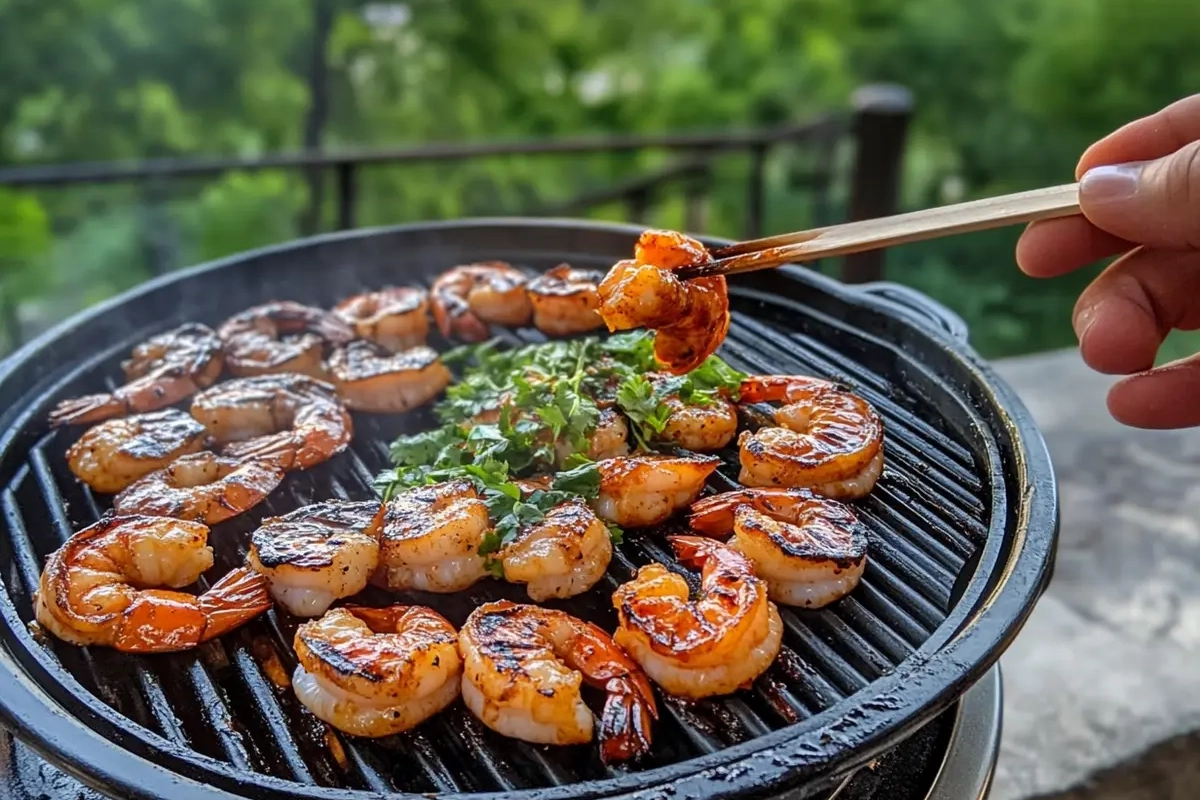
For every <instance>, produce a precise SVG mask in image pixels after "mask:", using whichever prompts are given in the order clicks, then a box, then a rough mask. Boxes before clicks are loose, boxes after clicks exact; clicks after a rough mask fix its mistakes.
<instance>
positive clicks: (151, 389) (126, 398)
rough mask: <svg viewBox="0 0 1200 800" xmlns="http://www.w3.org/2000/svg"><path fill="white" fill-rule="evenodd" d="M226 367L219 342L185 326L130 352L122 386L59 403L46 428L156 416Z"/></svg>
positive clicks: (201, 329)
mask: <svg viewBox="0 0 1200 800" xmlns="http://www.w3.org/2000/svg"><path fill="white" fill-rule="evenodd" d="M224 366H225V357H224V354H223V353H222V351H221V340H220V339H219V338H218V337H217V334H215V333H213V331H212V330H211V329H210V328H208V327H206V326H204V325H200V324H198V323H194V322H189V323H188V324H186V325H181V326H179V327H178V328H176V329H175V330H171V331H167V332H166V333H160V334H159V335H158V336H155V337H152V338H150V339H148V340H146V341H145V342H142V343H141V344H139V345H138V346H137V347H135V348H133V352H132V353H131V354H130V356H129V359H128V360H126V361H122V362H121V368H122V370H124V372H125V380H126V383H125V385H124V386H121V387H120V388H118V389H115V390H113V391H112V392H111V393H107V394H92V395H87V396H86V397H77V398H74V399H72V400H64V401H63V402H61V403H59V404H58V406H57V407H56V408H55V409H54V410H53V411H52V412H50V424H51V425H80V424H87V423H91V422H100V421H101V420H105V419H111V418H112V417H121V416H124V415H126V414H139V413H145V412H147V411H157V410H158V409H160V408H166V407H167V406H169V405H173V404H175V403H178V402H179V401H180V400H183V399H184V398H185V397H190V396H191V395H193V394H195V393H196V392H198V391H200V390H201V389H204V388H205V387H207V386H209V385H211V384H212V382H213V381H215V380H216V379H217V378H218V377H219V376H220V374H221V370H222V369H224Z"/></svg>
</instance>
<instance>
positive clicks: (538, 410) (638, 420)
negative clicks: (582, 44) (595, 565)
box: [375, 331, 745, 577]
mask: <svg viewBox="0 0 1200 800" xmlns="http://www.w3.org/2000/svg"><path fill="white" fill-rule="evenodd" d="M502 348H503V343H502V342H501V341H500V340H498V339H493V340H490V341H487V342H483V343H481V344H473V345H466V346H463V347H456V348H454V349H453V350H450V351H448V352H446V353H444V354H443V355H442V360H443V361H445V362H447V363H449V364H453V365H455V366H456V367H457V368H459V369H461V377H460V379H459V380H458V381H457V382H456V383H454V384H453V385H451V386H450V387H448V388H447V389H446V396H445V398H444V399H443V400H441V401H440V402H438V404H437V405H436V406H435V407H434V413H435V415H436V416H437V418H438V420H439V421H440V422H441V426H440V427H438V428H436V429H434V430H431V431H424V432H422V433H416V434H409V435H405V436H401V437H399V438H398V439H396V441H394V442H393V443H392V446H391V459H392V463H393V464H395V467H394V468H393V469H389V470H385V471H383V472H382V473H380V475H379V476H378V477H377V478H376V479H375V488H376V490H377V491H378V492H379V493H380V495H381V496H382V497H383V498H384V499H385V500H386V499H390V498H391V497H392V496H393V495H394V494H396V493H397V492H400V491H404V490H405V489H408V488H412V487H415V486H422V485H426V484H430V483H437V482H441V481H447V480H453V479H456V478H459V479H461V478H465V479H469V480H471V481H472V482H473V483H474V484H475V485H476V486H477V487H478V489H479V491H480V492H481V493H482V495H483V497H484V499H485V500H486V502H487V505H488V513H489V516H490V517H491V519H492V521H493V524H494V528H493V531H492V532H491V533H490V534H489V535H488V536H487V538H486V539H485V540H484V542H483V544H482V545H480V548H479V552H480V554H481V555H484V556H487V557H488V558H487V567H488V569H489V571H491V572H492V574H494V575H496V576H497V577H503V573H504V570H503V566H502V565H501V563H500V561H499V559H496V558H493V557H492V556H494V554H496V553H498V552H499V551H500V550H502V549H503V548H504V547H505V546H506V545H508V544H509V543H511V542H512V541H513V540H514V539H516V537H517V535H518V533H519V532H520V531H521V530H522V529H525V528H528V527H529V526H531V525H536V524H537V523H538V522H541V521H542V520H543V519H545V516H546V513H547V512H549V511H550V510H551V509H552V508H554V507H556V506H558V505H561V504H562V503H565V502H568V501H570V500H575V499H581V500H584V501H592V500H595V499H596V498H597V497H598V496H599V494H600V470H599V467H598V465H597V464H596V463H595V462H594V461H592V460H591V459H590V458H589V448H590V440H591V437H592V434H593V433H594V432H595V430H596V425H597V423H598V422H599V420H600V415H601V409H600V405H599V404H598V403H611V404H615V406H616V408H617V409H619V410H620V411H621V412H622V413H624V415H625V416H626V417H627V418H628V420H629V422H630V423H631V424H630V431H631V433H632V435H633V438H634V441H635V443H636V444H637V445H638V447H640V448H641V449H643V450H650V447H651V444H652V443H653V442H654V439H655V437H656V436H657V435H658V434H661V433H662V432H663V430H664V429H665V427H666V424H667V421H668V417H669V407H668V405H667V403H666V402H665V401H666V399H667V398H669V397H678V398H679V399H680V400H682V401H683V402H684V403H688V404H693V405H695V404H705V403H710V402H713V400H715V398H717V397H718V396H724V397H729V398H731V399H737V397H738V388H739V386H740V384H741V381H742V379H743V378H745V375H744V374H742V373H740V372H738V371H737V370H735V369H733V368H732V367H730V366H729V365H728V364H726V363H725V362H724V361H722V360H721V359H719V358H717V357H716V356H711V357H709V358H708V359H707V360H706V361H705V362H704V363H703V364H702V365H701V366H700V367H698V368H697V369H696V370H693V371H692V372H690V373H688V374H687V375H680V376H673V375H667V374H664V373H660V372H659V371H658V370H659V369H660V365H659V364H658V362H657V360H656V359H655V357H654V340H653V338H652V337H651V335H650V334H648V333H647V332H645V331H633V332H628V333H621V334H617V335H615V336H610V337H609V338H608V339H606V340H604V341H600V339H599V338H597V337H587V338H582V339H573V340H569V341H557V342H549V343H546V344H536V345H525V346H522V347H517V348H511V349H502ZM554 471H557V474H556V475H555V477H554V478H553V479H552V480H551V481H550V483H549V488H547V489H534V490H532V491H528V490H527V491H522V488H521V485H520V484H518V483H517V481H519V480H520V479H522V478H526V477H532V476H535V475H542V474H545V473H548V472H554ZM608 528H609V535H610V536H611V538H612V540H613V542H615V543H619V542H620V541H621V539H622V536H623V532H622V531H621V529H620V528H619V527H617V526H615V525H609V526H608Z"/></svg>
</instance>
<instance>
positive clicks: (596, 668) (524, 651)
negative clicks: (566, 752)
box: [458, 600, 658, 763]
mask: <svg viewBox="0 0 1200 800" xmlns="http://www.w3.org/2000/svg"><path fill="white" fill-rule="evenodd" d="M458 648H459V652H461V653H462V657H463V680H462V693H463V701H464V702H465V703H466V705H467V708H469V709H470V710H471V713H473V714H474V715H475V716H476V717H478V718H479V719H480V720H482V721H483V724H485V725H487V726H488V727H489V728H491V729H492V730H494V731H496V732H497V733H500V734H503V735H505V736H511V737H513V738H516V739H522V740H524V741H527V742H534V743H537V744H585V743H587V742H590V741H591V740H592V725H593V720H594V717H593V716H592V712H591V710H590V709H589V708H588V707H587V706H586V705H584V702H583V699H582V698H581V697H580V695H579V687H580V684H581V683H583V682H584V681H587V682H588V684H590V685H592V686H595V687H597V688H600V689H603V690H604V691H605V693H606V695H607V698H606V701H605V703H604V711H603V713H602V714H601V720H600V754H601V756H602V758H603V759H604V761H605V762H606V763H611V762H615V761H622V760H625V759H629V758H634V757H637V756H639V755H641V754H643V753H645V752H647V751H648V750H649V749H650V726H651V724H652V720H654V719H657V718H658V709H657V707H656V706H655V703H654V694H653V692H652V690H651V688H650V684H649V682H648V681H647V680H646V676H645V675H644V674H643V673H642V671H641V670H640V669H638V666H637V664H635V663H633V661H631V660H630V658H629V656H627V655H626V654H625V653H623V652H622V651H621V649H620V648H618V647H616V646H615V645H614V644H613V641H612V639H611V638H609V635H608V634H607V633H605V632H604V631H603V630H601V629H600V628H599V627H597V626H596V625H593V624H591V623H590V622H584V621H583V620H581V619H576V618H575V617H572V616H570V615H569V614H566V613H564V612H562V611H556V610H553V609H548V608H539V607H537V606H531V605H519V604H517V603H512V602H509V601H507V600H499V601H497V602H494V603H487V604H485V605H482V606H480V607H479V608H477V609H475V610H474V611H472V612H471V615H470V616H469V617H467V621H466V622H465V623H464V624H463V627H462V630H461V631H460V632H459V638H458Z"/></svg>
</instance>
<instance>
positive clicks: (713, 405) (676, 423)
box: [651, 376, 738, 453]
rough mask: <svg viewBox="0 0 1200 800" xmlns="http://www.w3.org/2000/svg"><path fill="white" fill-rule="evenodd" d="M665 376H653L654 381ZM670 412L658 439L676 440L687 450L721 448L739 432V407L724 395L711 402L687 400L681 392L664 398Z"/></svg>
mask: <svg viewBox="0 0 1200 800" xmlns="http://www.w3.org/2000/svg"><path fill="white" fill-rule="evenodd" d="M664 377H665V376H651V382H658V381H660V380H663V378H664ZM662 402H663V403H664V404H665V405H666V406H667V409H668V410H669V414H668V416H667V424H666V426H665V427H664V428H663V429H662V432H661V433H658V434H656V435H655V437H654V439H655V441H658V442H666V443H670V444H676V445H679V446H680V447H682V448H684V449H685V450H694V451H696V452H700V453H703V452H707V451H711V450H720V449H721V448H722V447H724V446H725V445H727V444H729V443H730V442H731V441H733V437H734V436H735V435H736V434H737V425H738V416H737V407H736V406H734V404H733V403H731V402H729V401H728V400H726V399H725V398H724V397H713V398H711V399H709V401H708V402H707V403H686V402H684V401H683V399H681V398H680V397H679V395H677V394H673V395H668V396H666V397H664V398H663V399H662Z"/></svg>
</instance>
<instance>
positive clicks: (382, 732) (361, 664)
mask: <svg viewBox="0 0 1200 800" xmlns="http://www.w3.org/2000/svg"><path fill="white" fill-rule="evenodd" d="M457 644H458V635H457V634H456V633H455V632H454V627H453V626H452V625H451V624H450V623H449V622H447V621H446V619H445V618H444V617H442V616H441V615H440V614H438V613H437V612H436V611H434V610H433V609H430V608H425V607H423V606H389V607H388V608H365V607H363V606H344V607H342V608H335V609H333V610H331V611H329V612H328V613H327V614H325V616H323V617H321V618H320V619H317V620H311V621H309V622H306V623H304V624H303V625H301V626H300V628H299V629H298V630H297V631H296V637H295V640H294V642H293V646H294V647H295V648H296V659H297V660H298V661H299V664H298V665H297V666H296V671H295V673H294V675H293V676H292V689H293V690H294V691H295V692H296V697H297V698H298V699H299V700H300V702H301V703H303V704H304V707H305V708H307V709H308V710H309V711H311V712H312V713H313V714H315V715H316V716H317V717H318V718H319V719H322V720H324V721H325V722H327V723H329V724H330V725H332V726H333V727H335V728H337V729H338V730H340V731H344V732H345V733H348V734H350V735H352V736H391V735H392V734H395V733H400V732H402V731H406V730H409V729H410V728H413V727H415V726H417V725H418V724H420V723H421V722H424V721H425V720H426V719H428V718H429V717H431V716H433V715H434V714H436V713H437V712H439V711H441V710H442V709H444V708H445V707H446V706H448V705H450V704H451V703H453V702H454V700H455V698H457V697H458V693H459V686H460V677H459V676H460V675H461V673H462V662H461V660H460V659H459V655H458V647H457Z"/></svg>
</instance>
